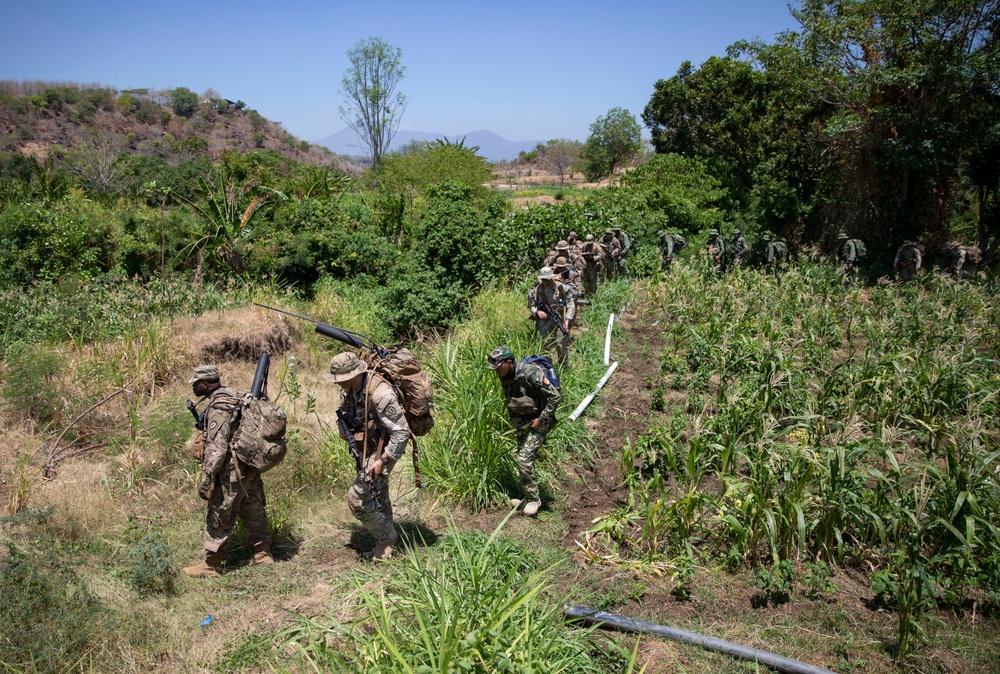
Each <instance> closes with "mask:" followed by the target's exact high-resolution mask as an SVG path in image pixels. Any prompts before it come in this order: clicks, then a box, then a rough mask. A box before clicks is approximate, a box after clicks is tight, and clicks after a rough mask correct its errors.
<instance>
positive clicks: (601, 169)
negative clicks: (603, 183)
mask: <svg viewBox="0 0 1000 674" xmlns="http://www.w3.org/2000/svg"><path fill="white" fill-rule="evenodd" d="M641 149H642V129H641V128H640V127H639V122H637V121H636V119H635V117H634V116H633V115H632V113H630V112H629V111H628V110H626V109H624V108H611V109H610V110H608V114H606V115H604V116H602V117H598V118H597V119H596V120H595V121H594V123H593V124H591V125H590V135H589V136H588V137H587V142H586V143H584V145H583V149H582V150H581V151H580V157H581V158H582V159H583V161H584V173H586V174H587V178H588V179H589V180H600V179H601V178H604V177H606V176H613V175H614V174H615V169H617V168H618V167H619V166H621V165H622V164H624V163H625V162H627V161H629V160H630V159H632V158H633V157H635V156H636V155H638V154H639V151H640V150H641Z"/></svg>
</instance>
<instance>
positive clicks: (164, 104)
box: [0, 81, 335, 165]
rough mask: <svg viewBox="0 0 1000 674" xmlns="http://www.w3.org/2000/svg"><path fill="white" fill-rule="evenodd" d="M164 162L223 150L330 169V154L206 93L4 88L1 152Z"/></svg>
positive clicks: (29, 85) (69, 86) (68, 85)
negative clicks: (109, 150)
mask: <svg viewBox="0 0 1000 674" xmlns="http://www.w3.org/2000/svg"><path fill="white" fill-rule="evenodd" d="M95 139H101V141H103V142H106V143H110V144H112V145H113V146H114V147H115V148H116V149H118V150H119V151H120V152H125V153H129V154H132V155H138V156H155V157H162V158H167V159H169V158H175V159H180V158H192V157H203V156H207V157H210V158H212V159H213V160H214V159H218V157H219V154H220V152H222V151H223V150H236V151H239V152H249V151H251V150H274V151H276V152H278V153H280V154H281V155H282V156H284V157H288V158H291V159H296V160H300V161H305V162H309V163H311V164H316V165H329V164H331V163H333V162H334V161H335V157H334V156H333V154H332V153H331V152H330V151H329V150H327V149H326V148H322V147H318V146H316V145H312V144H310V143H309V142H307V141H304V140H299V139H297V138H296V137H295V136H293V135H292V134H290V133H288V132H287V131H286V130H285V129H284V128H282V126H281V124H280V123H278V122H273V121H271V120H268V119H266V118H264V117H263V116H261V115H260V114H259V113H258V112H257V111H256V110H254V109H252V108H249V107H247V105H246V104H245V103H244V102H243V101H231V100H228V99H225V98H223V97H222V96H221V95H220V94H219V93H218V92H215V91H213V90H209V91H207V92H205V93H203V94H201V95H198V94H195V93H194V92H191V91H190V90H188V89H186V88H184V87H178V88H176V89H163V90H156V89H129V90H117V89H115V88H113V87H109V86H103V85H97V84H77V83H72V82H13V81H2V82H0V153H20V154H25V155H32V156H34V157H36V158H38V159H43V158H45V157H46V156H47V155H48V153H49V152H51V151H55V152H56V153H57V154H58V153H61V152H63V151H66V150H70V149H72V148H76V147H80V146H81V145H84V144H87V143H93V142H94V141H95Z"/></svg>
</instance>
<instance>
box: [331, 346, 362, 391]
mask: <svg viewBox="0 0 1000 674" xmlns="http://www.w3.org/2000/svg"><path fill="white" fill-rule="evenodd" d="M367 371H368V365H367V364H366V363H365V362H364V361H363V360H361V359H360V358H358V356H357V354H355V353H354V352H353V351H345V352H343V353H338V354H337V355H336V356H334V357H333V360H331V361H330V374H329V375H328V376H327V377H326V379H327V380H329V381H332V382H333V383H334V384H342V383H343V382H345V381H350V380H351V379H354V378H355V377H356V376H358V375H359V374H361V373H362V372H367Z"/></svg>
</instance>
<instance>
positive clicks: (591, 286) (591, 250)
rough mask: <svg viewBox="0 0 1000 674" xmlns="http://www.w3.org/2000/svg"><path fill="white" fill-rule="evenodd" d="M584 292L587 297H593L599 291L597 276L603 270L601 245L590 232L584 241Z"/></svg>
mask: <svg viewBox="0 0 1000 674" xmlns="http://www.w3.org/2000/svg"><path fill="white" fill-rule="evenodd" d="M582 256H583V292H584V293H585V294H586V295H587V297H593V296H594V295H595V294H596V293H597V277H598V276H599V275H600V274H601V272H602V271H603V270H602V269H601V258H602V257H603V256H604V254H603V253H602V252H601V247H600V245H599V244H598V243H597V242H596V241H594V235H593V234H588V235H587V238H586V241H584V243H583V253H582Z"/></svg>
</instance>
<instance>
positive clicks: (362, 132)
mask: <svg viewBox="0 0 1000 674" xmlns="http://www.w3.org/2000/svg"><path fill="white" fill-rule="evenodd" d="M401 57H402V51H401V50H400V49H398V48H396V47H393V46H392V45H391V44H389V43H388V42H386V41H385V40H383V39H382V38H380V37H369V38H367V39H364V40H361V41H360V42H358V43H357V44H356V45H354V47H353V48H351V49H350V50H349V51H348V52H347V58H348V60H350V62H351V65H350V66H349V67H348V68H347V70H346V71H344V77H343V79H342V80H341V90H340V93H341V95H342V96H343V97H344V103H343V104H342V105H341V106H340V118H341V119H342V120H344V123H346V124H347V125H348V126H349V127H351V129H353V130H354V132H355V133H356V134H357V135H358V138H360V139H361V142H362V144H363V145H364V147H365V148H366V149H367V151H368V156H370V157H371V160H372V166H373V167H374V168H375V169H376V170H377V169H378V166H379V163H380V161H381V160H382V155H383V154H385V152H386V150H388V149H389V144H390V143H391V142H392V138H393V136H395V135H396V130H397V129H399V123H400V121H401V120H402V118H403V111H404V110H405V109H406V96H405V95H403V93H402V92H399V91H396V87H397V86H398V85H399V82H400V80H402V79H403V71H404V70H405V68H404V67H403V65H402V60H401Z"/></svg>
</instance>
